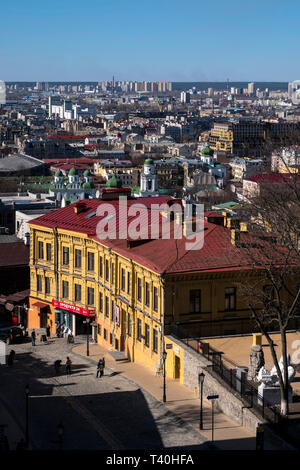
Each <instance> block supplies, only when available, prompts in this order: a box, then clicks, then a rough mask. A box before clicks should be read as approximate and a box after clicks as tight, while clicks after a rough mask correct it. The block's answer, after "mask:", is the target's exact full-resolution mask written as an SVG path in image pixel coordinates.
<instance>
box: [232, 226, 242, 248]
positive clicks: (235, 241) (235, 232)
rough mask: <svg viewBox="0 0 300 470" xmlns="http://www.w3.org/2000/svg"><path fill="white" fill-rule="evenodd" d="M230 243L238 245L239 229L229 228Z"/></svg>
mask: <svg viewBox="0 0 300 470" xmlns="http://www.w3.org/2000/svg"><path fill="white" fill-rule="evenodd" d="M230 232H231V243H232V245H234V246H240V231H239V230H235V229H231V230H230Z"/></svg>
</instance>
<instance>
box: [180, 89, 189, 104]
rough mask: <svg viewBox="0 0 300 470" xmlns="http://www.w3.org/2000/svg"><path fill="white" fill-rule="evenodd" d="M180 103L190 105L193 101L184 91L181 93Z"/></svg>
mask: <svg viewBox="0 0 300 470" xmlns="http://www.w3.org/2000/svg"><path fill="white" fill-rule="evenodd" d="M180 101H181V103H183V104H189V103H190V101H191V95H190V94H189V93H188V92H187V91H182V92H181V93H180Z"/></svg>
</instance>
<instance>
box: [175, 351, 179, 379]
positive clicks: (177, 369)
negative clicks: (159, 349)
mask: <svg viewBox="0 0 300 470" xmlns="http://www.w3.org/2000/svg"><path fill="white" fill-rule="evenodd" d="M174 372H175V373H174V379H180V357H178V356H175V371H174Z"/></svg>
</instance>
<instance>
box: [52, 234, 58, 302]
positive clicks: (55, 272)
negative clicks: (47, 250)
mask: <svg viewBox="0 0 300 470" xmlns="http://www.w3.org/2000/svg"><path fill="white" fill-rule="evenodd" d="M53 234H54V274H55V298H56V300H58V293H59V289H58V239H57V228H56V227H54V229H53Z"/></svg>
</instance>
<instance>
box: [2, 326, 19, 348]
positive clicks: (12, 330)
mask: <svg viewBox="0 0 300 470" xmlns="http://www.w3.org/2000/svg"><path fill="white" fill-rule="evenodd" d="M23 337H24V334H23V330H22V328H20V327H19V326H8V327H5V328H0V340H1V341H5V343H6V344H11V343H20V342H21V341H22V340H23Z"/></svg>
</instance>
